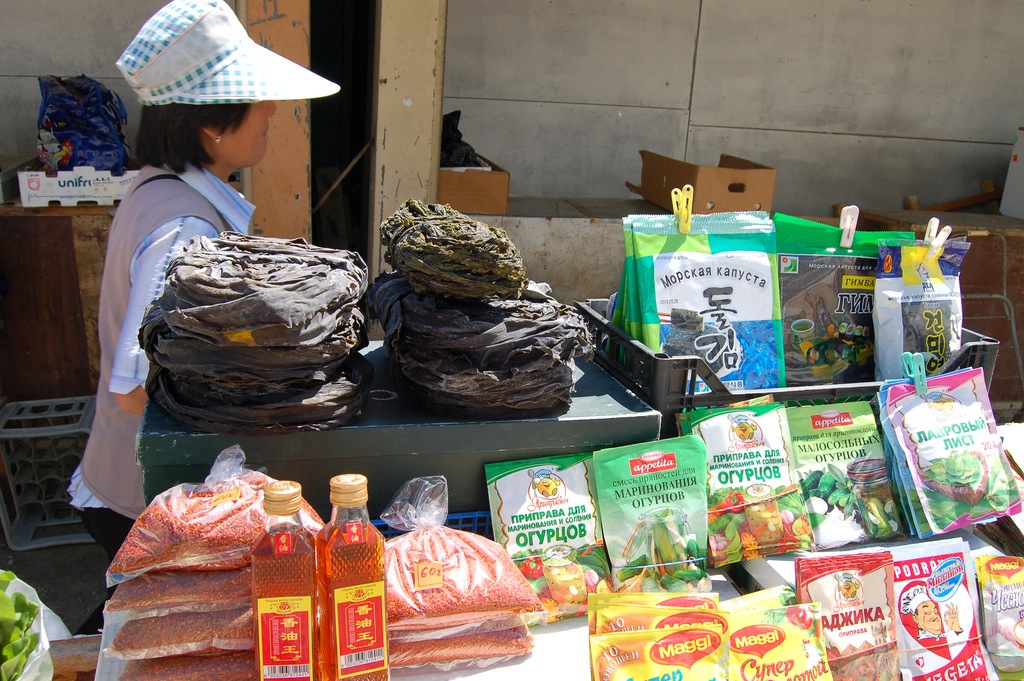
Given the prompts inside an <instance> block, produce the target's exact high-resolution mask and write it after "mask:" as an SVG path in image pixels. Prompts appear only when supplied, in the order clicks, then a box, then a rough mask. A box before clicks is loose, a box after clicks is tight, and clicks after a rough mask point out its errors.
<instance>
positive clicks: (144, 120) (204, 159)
mask: <svg viewBox="0 0 1024 681" xmlns="http://www.w3.org/2000/svg"><path fill="white" fill-rule="evenodd" d="M250 106H252V104H177V103H174V104H161V105H159V106H143V107H142V116H141V118H139V134H138V136H137V137H136V140H135V157H136V158H137V159H138V160H139V162H140V163H141V164H142V165H151V166H167V167H168V168H170V169H171V170H173V171H174V172H176V173H180V172H182V171H183V170H185V164H188V163H190V164H192V165H194V166H196V167H197V168H198V167H200V166H202V165H203V164H204V163H210V162H211V161H212V160H213V159H212V158H210V155H209V154H207V153H206V149H204V148H203V142H202V138H201V135H202V129H203V128H207V127H209V128H213V129H215V130H219V131H222V132H230V131H231V130H234V129H235V128H237V127H238V126H240V125H241V124H242V121H244V120H245V117H246V115H247V114H248V113H249V107H250Z"/></svg>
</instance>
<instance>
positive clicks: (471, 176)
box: [437, 156, 509, 215]
mask: <svg viewBox="0 0 1024 681" xmlns="http://www.w3.org/2000/svg"><path fill="white" fill-rule="evenodd" d="M480 159H481V160H482V161H483V162H484V163H486V164H487V165H489V166H491V169H490V170H487V169H485V168H441V173H440V174H439V176H438V179H437V202H438V203H447V204H449V205H450V206H451V207H452V208H454V209H455V210H457V211H459V212H460V213H476V214H478V215H504V214H505V211H506V210H507V209H508V183H509V174H508V171H507V170H505V169H504V168H502V167H501V166H499V165H498V164H497V163H494V162H493V161H489V160H487V159H486V158H484V157H483V156H481V157H480Z"/></svg>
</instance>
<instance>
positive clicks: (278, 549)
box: [274, 532, 294, 556]
mask: <svg viewBox="0 0 1024 681" xmlns="http://www.w3.org/2000/svg"><path fill="white" fill-rule="evenodd" d="M292 539H293V537H292V534H291V532H282V533H281V534H275V535H274V555H275V556H280V555H284V554H290V553H291V552H292V548H293V546H294V543H293V542H292Z"/></svg>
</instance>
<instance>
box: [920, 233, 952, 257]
mask: <svg viewBox="0 0 1024 681" xmlns="http://www.w3.org/2000/svg"><path fill="white" fill-rule="evenodd" d="M952 233H953V228H952V227H950V226H949V225H946V226H945V227H943V228H942V230H941V231H940V232H939V234H938V235H937V236H936V237H935V238H934V239H932V240H931V243H930V244H928V252H927V253H925V254H924V259H925V260H934V259H935V258H938V257H939V251H941V250H942V247H943V245H945V243H946V239H948V238H949V235H950V234H952Z"/></svg>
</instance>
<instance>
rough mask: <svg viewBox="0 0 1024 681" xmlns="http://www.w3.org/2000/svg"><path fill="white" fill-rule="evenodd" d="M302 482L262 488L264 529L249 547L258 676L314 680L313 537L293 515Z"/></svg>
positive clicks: (262, 679) (262, 680)
mask: <svg viewBox="0 0 1024 681" xmlns="http://www.w3.org/2000/svg"><path fill="white" fill-rule="evenodd" d="M301 507H302V486H301V485H299V483H297V482H291V481H288V480H281V481H276V482H271V483H268V484H267V485H266V486H265V487H264V488H263V509H264V511H266V514H267V525H266V530H265V531H264V532H263V533H262V534H261V535H260V537H259V538H258V539H257V540H256V543H255V544H254V546H253V550H252V597H253V616H254V618H255V620H256V660H257V667H258V669H259V679H260V681H265V680H267V679H274V680H275V681H280V680H287V681H316V680H317V679H318V678H319V677H318V676H317V674H316V664H317V659H316V655H315V645H314V642H315V632H316V627H315V615H316V602H315V601H316V538H315V537H314V535H313V533H312V532H311V531H310V530H309V529H308V528H306V527H304V526H303V524H302V520H301V518H300V516H299V509H300V508H301Z"/></svg>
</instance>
